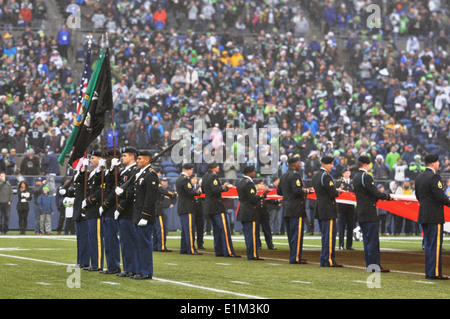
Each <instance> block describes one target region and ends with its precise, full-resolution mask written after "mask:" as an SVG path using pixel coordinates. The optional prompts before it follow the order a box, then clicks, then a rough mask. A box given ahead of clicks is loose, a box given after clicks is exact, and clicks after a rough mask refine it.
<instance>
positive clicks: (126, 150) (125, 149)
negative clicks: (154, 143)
mask: <svg viewBox="0 0 450 319" xmlns="http://www.w3.org/2000/svg"><path fill="white" fill-rule="evenodd" d="M120 152H121V153H131V154H138V153H139V152H138V150H137V149H136V148H134V147H131V146H126V147H122V148H121V150H120Z"/></svg>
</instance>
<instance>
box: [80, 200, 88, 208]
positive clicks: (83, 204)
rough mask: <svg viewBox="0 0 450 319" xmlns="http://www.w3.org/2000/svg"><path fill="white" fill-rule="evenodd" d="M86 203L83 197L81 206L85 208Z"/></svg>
mask: <svg viewBox="0 0 450 319" xmlns="http://www.w3.org/2000/svg"><path fill="white" fill-rule="evenodd" d="M86 205H87V199H83V202H82V203H81V208H85V207H86Z"/></svg>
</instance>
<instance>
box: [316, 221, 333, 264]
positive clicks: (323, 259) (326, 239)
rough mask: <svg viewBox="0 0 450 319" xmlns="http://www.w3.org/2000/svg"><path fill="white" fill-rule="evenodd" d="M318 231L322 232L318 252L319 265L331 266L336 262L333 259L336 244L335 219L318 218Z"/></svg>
mask: <svg viewBox="0 0 450 319" xmlns="http://www.w3.org/2000/svg"><path fill="white" fill-rule="evenodd" d="M319 226H320V231H321V232H322V252H321V253H320V266H322V267H331V266H334V265H335V264H336V262H335V261H334V256H335V245H336V232H337V230H336V220H335V219H324V220H319Z"/></svg>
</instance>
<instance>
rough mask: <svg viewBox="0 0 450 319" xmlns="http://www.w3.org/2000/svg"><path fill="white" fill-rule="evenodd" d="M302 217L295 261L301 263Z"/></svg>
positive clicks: (299, 222) (299, 221)
mask: <svg viewBox="0 0 450 319" xmlns="http://www.w3.org/2000/svg"><path fill="white" fill-rule="evenodd" d="M302 224H303V223H302V217H299V218H298V236H297V253H296V255H295V261H297V262H298V261H300V258H299V255H300V243H301V238H302V231H303V230H302V226H303V225H302Z"/></svg>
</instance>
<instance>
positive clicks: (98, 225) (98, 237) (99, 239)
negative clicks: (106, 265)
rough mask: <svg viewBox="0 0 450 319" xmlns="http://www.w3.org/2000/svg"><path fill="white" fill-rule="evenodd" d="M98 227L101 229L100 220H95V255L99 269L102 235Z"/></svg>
mask: <svg viewBox="0 0 450 319" xmlns="http://www.w3.org/2000/svg"><path fill="white" fill-rule="evenodd" d="M100 227H101V222H100V218H97V253H98V267H99V268H100V267H101V262H102V235H101V231H100V229H101V228H100Z"/></svg>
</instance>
